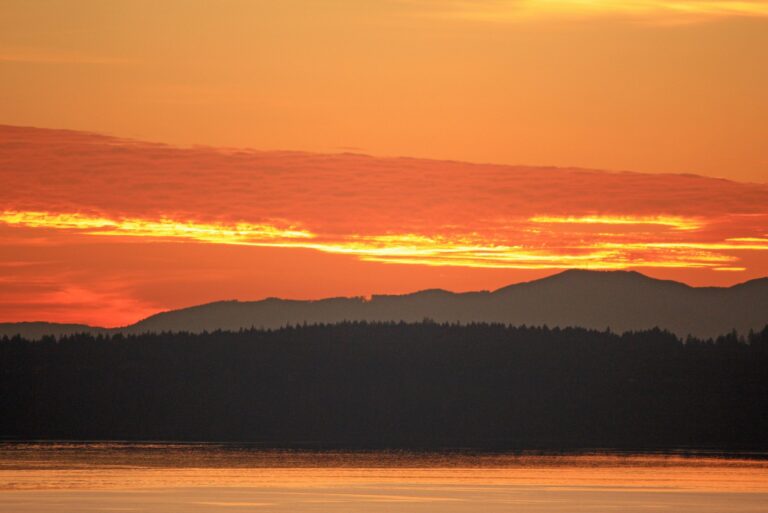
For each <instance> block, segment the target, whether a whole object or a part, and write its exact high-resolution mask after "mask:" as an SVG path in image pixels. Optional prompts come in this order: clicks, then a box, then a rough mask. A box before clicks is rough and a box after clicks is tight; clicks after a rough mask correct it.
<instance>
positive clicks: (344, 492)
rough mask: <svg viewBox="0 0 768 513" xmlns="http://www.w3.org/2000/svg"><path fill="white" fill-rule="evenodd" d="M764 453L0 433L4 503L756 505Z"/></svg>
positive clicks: (26, 506)
mask: <svg viewBox="0 0 768 513" xmlns="http://www.w3.org/2000/svg"><path fill="white" fill-rule="evenodd" d="M764 457H765V455H752V457H748V456H742V457H738V458H736V457H729V458H719V457H714V456H696V457H692V456H682V455H675V454H672V455H669V454H667V455H658V454H616V453H597V454H578V455H530V454H527V455H472V456H470V455H465V454H454V455H416V454H407V453H343V452H338V453H307V452H285V451H261V450H254V449H252V448H245V447H237V446H225V445H210V444H128V443H82V444H77V443H40V444H0V511H1V512H9V513H10V512H13V513H24V512H64V513H66V512H87V511H151V512H182V511H190V512H209V511H217V512H218V511H225V512H230V511H231V512H233V513H234V512H245V511H258V512H269V511H280V512H293V513H302V512H329V511H333V512H337V511H338V512H357V511H365V512H372V513H376V512H394V511H397V512H432V511H435V512H446V513H452V512H500V511H519V512H581V511H583V512H603V511H606V512H610V511H616V512H628V513H631V512H667V511H669V512H672V511H674V512H685V511H696V512H713V513H715V512H717V513H724V512H761V513H764V512H766V511H768V460H765V459H761V458H764Z"/></svg>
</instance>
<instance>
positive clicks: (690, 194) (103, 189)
mask: <svg viewBox="0 0 768 513" xmlns="http://www.w3.org/2000/svg"><path fill="white" fill-rule="evenodd" d="M0 139H1V140H2V141H3V144H2V145H1V146H0V179H1V180H2V183H4V184H5V185H6V186H5V187H4V188H3V189H2V191H0V204H1V205H3V208H2V210H1V211H0V240H2V246H1V247H0V284H2V286H1V287H0V307H1V308H0V312H2V316H1V317H0V320H21V319H46V320H57V321H81V322H82V321H87V322H92V323H97V324H109V325H114V324H121V323H127V322H131V321H135V320H137V319H139V318H141V317H143V316H145V315H148V314H150V313H153V312H155V311H157V310H160V309H167V308H174V307H180V306H185V305H191V304H195V303H200V302H206V301H211V300H216V299H223V298H239V299H258V298H262V297H265V296H281V297H293V298H317V297H324V296H333V295H368V294H371V293H401V292H408V291H413V290H417V289H422V288H432V287H443V288H448V289H453V290H473V289H483V288H496V287H500V286H503V285H505V284H508V283H511V282H515V281H520V280H524V279H529V278H535V277H540V276H545V275H548V274H551V273H553V272H556V271H557V270H560V269H567V268H590V269H639V270H641V271H643V272H646V273H649V274H651V275H653V276H659V277H669V278H674V279H679V280H684V281H687V282H689V283H693V284H730V283H734V282H738V281H744V280H746V279H749V278H754V277H758V276H763V275H765V274H766V270H768V208H766V206H768V185H765V184H762V185H761V184H750V183H739V182H733V181H727V180H723V179H714V178H707V177H701V176H695V175H682V174H677V175H672V174H648V173H646V174H643V173H630V172H605V171H591V170H584V169H577V168H551V167H550V168H546V167H524V166H503V165H488V164H486V165H482V164H467V163H461V162H453V161H437V160H420V159H411V158H380V157H370V156H365V155H359V154H316V153H302V152H263V151H254V150H231V149H217V148H213V147H196V148H179V147H173V146H165V145H160V144H156V143H143V142H140V141H136V140H124V139H117V138H112V137H106V136H101V135H96V134H89V133H84V132H74V131H61V130H46V129H35V128H19V127H11V126H0Z"/></svg>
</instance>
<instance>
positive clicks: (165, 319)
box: [0, 270, 768, 338]
mask: <svg viewBox="0 0 768 513" xmlns="http://www.w3.org/2000/svg"><path fill="white" fill-rule="evenodd" d="M424 319H432V320H434V321H436V322H462V323H473V322H490V323H504V324H510V325H517V326H519V325H527V326H544V325H546V326H550V327H555V326H558V327H561V328H564V327H569V326H575V327H583V328H592V329H600V330H602V329H605V328H606V327H608V328H610V329H611V330H612V331H616V332H623V331H628V330H642V329H651V328H654V327H659V328H661V329H666V330H669V331H671V332H673V333H675V334H677V335H678V336H681V337H685V336H687V335H688V334H692V335H694V336H698V337H704V338H708V337H717V336H719V335H722V334H725V333H728V332H730V331H732V330H734V329H735V330H737V331H739V332H741V333H746V332H748V331H749V330H751V329H752V330H759V329H761V328H762V327H763V326H765V325H766V324H768V278H761V279H756V280H751V281H748V282H745V283H742V284H739V285H734V286H732V287H689V286H688V285H685V284H683V283H678V282H674V281H666V280H657V279H653V278H650V277H648V276H645V275H643V274H640V273H637V272H632V271H586V270H569V271H565V272H562V273H559V274H555V275H553V276H549V277H547V278H543V279H540V280H535V281H531V282H527V283H517V284H514V285H510V286H508V287H504V288H501V289H498V290H495V291H493V292H488V291H480V292H465V293H453V292H449V291H445V290H424V291H420V292H415V293H413V294H403V295H374V296H373V297H372V298H370V299H363V298H360V297H348V298H347V297H340V298H329V299H322V300H313V301H298V300H287V299H278V298H270V299H265V300H261V301H218V302H214V303H208V304H204V305H198V306H193V307H190V308H183V309H180V310H172V311H168V312H162V313H159V314H156V315H153V316H150V317H148V318H146V319H144V320H142V321H139V322H137V323H135V324H133V325H130V326H125V327H123V328H115V329H111V330H106V329H104V328H94V327H89V326H79V327H78V326H72V325H56V324H47V323H5V324H3V323H0V335H3V334H7V335H9V336H12V335H14V334H21V335H22V336H26V337H34V338H39V337H40V336H42V335H43V334H46V333H47V334H56V335H63V334H70V333H72V331H74V330H79V331H87V332H89V333H103V332H107V331H109V332H112V333H116V332H120V333H124V334H129V333H145V332H154V333H158V332H163V331H174V332H176V331H188V332H195V333H200V332H203V331H214V330H239V329H243V328H246V329H247V328H251V327H256V328H280V327H282V326H286V325H295V324H303V323H319V324H322V323H335V322H343V321H368V322H382V321H395V322H398V321H405V322H419V321H422V320H424Z"/></svg>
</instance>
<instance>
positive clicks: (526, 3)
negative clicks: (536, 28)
mask: <svg viewBox="0 0 768 513" xmlns="http://www.w3.org/2000/svg"><path fill="white" fill-rule="evenodd" d="M417 4H421V5H422V6H424V7H426V6H427V5H430V7H432V8H433V9H436V10H438V11H439V12H442V13H444V14H448V15H453V16H457V17H463V18H470V19H484V20H489V21H490V20H495V21H503V20H514V19H520V18H526V19H530V18H537V17H538V18H542V17H562V16H581V17H590V16H625V17H641V18H648V19H666V20H671V19H674V18H685V19H688V20H694V19H706V18H718V17H732V16H740V17H766V16H768V2H767V1H765V0H480V1H463V0H455V1H448V2H429V1H426V2H425V1H422V2H419V1H418V0H417Z"/></svg>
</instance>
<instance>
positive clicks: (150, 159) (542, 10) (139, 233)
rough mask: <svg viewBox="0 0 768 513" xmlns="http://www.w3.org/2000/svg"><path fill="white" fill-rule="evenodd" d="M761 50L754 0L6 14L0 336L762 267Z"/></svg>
mask: <svg viewBox="0 0 768 513" xmlns="http://www.w3.org/2000/svg"><path fill="white" fill-rule="evenodd" d="M766 48H768V1H763V0H743V1H733V0H674V1H664V0H617V1H583V0H578V1H577V0H477V1H472V2H469V1H460V0H317V1H315V0H312V1H309V0H304V1H300V0H281V1H279V2H274V1H260V0H254V1H236V0H222V1H217V2H186V1H181V0H179V1H171V0H166V1H163V2H154V1H153V2H150V1H143V0H132V1H118V0H115V1H110V2H101V1H96V0H92V1H83V0H72V1H66V2H65V1H56V0H53V1H49V2H29V1H26V0H23V1H22V0H18V1H16V0H7V1H5V2H3V3H2V4H0V125H4V126H2V127H0V241H2V244H0V322H2V321H19V320H49V321H62V322H88V323H93V324H101V325H119V324H124V323H128V322H133V321H136V320H138V319H139V318H141V317H143V316H146V315H149V314H151V313H154V312H156V311H157V310H163V309H168V308H177V307H181V306H187V305H191V304H195V303H201V302H206V301H212V300H217V299H228V298H239V299H258V298H262V297H265V296H282V297H294V298H317V297H324V296H329V295H368V294H371V293H401V292H408V291H413V290H418V289H423V288H432V287H442V288H448V289H452V290H477V289H489V288H496V287H500V286H503V285H506V284H508V283H512V282H517V281H521V280H526V279H532V278H536V277H541V276H545V275H548V274H551V273H553V272H557V271H558V270H560V269H565V268H572V267H586V268H593V269H638V270H640V271H642V272H645V273H647V274H650V275H652V276H658V277H664V278H671V279H677V280H682V281H685V282H688V283H691V284H697V285H728V284H732V283H736V282H740V281H744V280H746V279H750V278H754V277H758V276H764V275H766V274H768V207H766V205H768V185H767V184H768V153H767V152H766V150H765V148H768V95H766V94H765V91H766V90H768V66H765V65H764V60H765V51H766V50H765V49H766ZM24 126H26V127H48V128H56V129H69V130H68V131H64V130H45V129H42V128H39V129H36V128H20V127H24ZM100 134H114V137H112V136H105V135H100ZM143 141H157V142H143ZM159 142H162V143H164V144H160V143H159ZM166 144H167V145H166ZM197 145H204V146H197ZM238 148H257V149H258V150H259V151H255V150H246V149H238ZM284 150H297V151H284ZM342 152H346V153H343V154H342ZM365 155H377V156H378V157H369V156H365ZM387 155H389V156H390V157H387ZM399 156H406V157H408V158H406V157H399ZM413 157H420V158H421V159H419V158H413ZM425 158H429V159H439V160H424V159H425ZM463 162H492V163H495V165H491V164H487V165H473V164H466V163H463ZM505 164H506V165H505ZM536 166H538V167H536ZM556 166H557V167H556ZM589 169H605V170H632V171H634V173H630V172H605V171H589ZM686 173H687V174H686Z"/></svg>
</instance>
